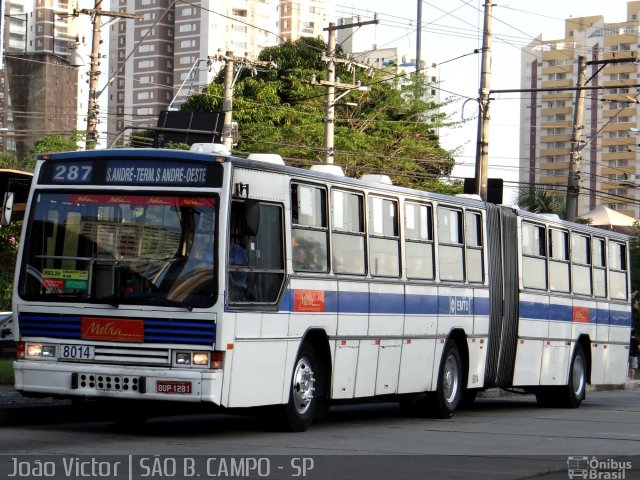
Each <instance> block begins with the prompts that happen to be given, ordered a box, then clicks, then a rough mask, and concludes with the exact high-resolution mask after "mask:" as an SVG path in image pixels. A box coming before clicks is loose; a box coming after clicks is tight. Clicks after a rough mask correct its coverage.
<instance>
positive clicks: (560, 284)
mask: <svg viewBox="0 0 640 480" xmlns="http://www.w3.org/2000/svg"><path fill="white" fill-rule="evenodd" d="M569 275H570V274H569V233H568V232H566V231H564V230H558V229H557V228H550V229H549V288H550V289H551V290H553V291H556V292H568V291H569V283H570V282H569Z"/></svg>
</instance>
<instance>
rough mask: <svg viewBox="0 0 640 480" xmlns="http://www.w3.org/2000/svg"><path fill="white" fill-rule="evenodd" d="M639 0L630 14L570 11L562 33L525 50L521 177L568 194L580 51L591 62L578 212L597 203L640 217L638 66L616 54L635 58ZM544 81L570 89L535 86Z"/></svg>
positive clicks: (639, 40) (639, 24) (631, 4)
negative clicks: (616, 17)
mask: <svg viewBox="0 0 640 480" xmlns="http://www.w3.org/2000/svg"><path fill="white" fill-rule="evenodd" d="M639 17H640V1H631V2H628V3H627V19H626V20H625V21H621V22H617V23H606V22H605V19H604V17H603V16H593V17H581V18H569V19H567V20H566V21H565V33H564V38H562V39H557V40H546V39H542V38H541V37H539V38H538V39H536V40H535V41H534V42H532V43H531V44H530V45H528V46H527V47H526V48H524V49H523V51H522V71H521V86H522V88H523V89H531V90H532V91H531V92H530V93H525V94H522V101H521V109H520V125H521V133H520V182H521V184H523V185H534V186H538V187H539V188H542V189H545V190H547V191H549V192H550V193H555V194H557V195H559V196H560V195H565V194H566V189H567V182H568V174H569V167H570V152H571V138H572V128H573V120H574V106H575V97H576V92H575V87H576V84H577V72H578V60H577V59H578V56H580V55H581V56H585V57H586V60H587V61H595V62H598V64H596V63H593V64H591V65H589V66H588V67H587V74H586V78H587V79H588V84H587V85H586V86H587V87H601V89H599V90H598V89H591V90H587V92H586V98H585V103H584V117H583V118H584V121H583V125H582V126H581V128H582V130H581V131H582V140H583V141H582V142H581V144H580V145H578V146H577V149H578V150H579V153H580V156H581V157H582V160H581V161H580V163H579V168H578V170H579V173H578V176H579V195H578V215H581V214H583V213H586V212H587V211H589V210H592V209H594V208H596V207H597V206H599V205H604V206H606V207H609V208H611V209H614V210H617V211H620V212H621V213H624V214H627V215H630V216H633V217H635V218H639V217H640V147H639V146H638V144H640V137H638V136H637V129H638V128H639V127H640V117H639V116H638V111H637V110H638V108H637V107H638V105H637V104H638V103H640V94H639V93H638V92H639V91H640V90H638V84H639V78H640V67H639V66H638V65H637V64H636V63H635V62H626V63H614V62H610V61H611V60H614V59H629V58H632V57H635V58H637V55H638V45H639V44H640V34H639V32H638V29H639V27H640V21H639V20H640V18H639ZM540 88H556V89H559V88H567V90H556V91H550V90H547V91H536V90H537V89H540Z"/></svg>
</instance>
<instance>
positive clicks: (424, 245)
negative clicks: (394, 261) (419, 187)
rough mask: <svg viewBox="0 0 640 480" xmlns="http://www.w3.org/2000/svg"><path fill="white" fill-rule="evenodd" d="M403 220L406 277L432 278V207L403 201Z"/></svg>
mask: <svg viewBox="0 0 640 480" xmlns="http://www.w3.org/2000/svg"><path fill="white" fill-rule="evenodd" d="M404 222H405V225H404V231H405V240H404V241H405V243H404V248H405V257H406V259H407V261H406V268H407V278H422V279H427V280H433V278H434V269H433V207H432V206H431V205H420V204H417V203H410V202H407V203H405V205H404Z"/></svg>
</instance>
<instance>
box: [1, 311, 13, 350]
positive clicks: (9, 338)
mask: <svg viewBox="0 0 640 480" xmlns="http://www.w3.org/2000/svg"><path fill="white" fill-rule="evenodd" d="M15 354H16V342H15V339H14V337H13V316H12V315H11V312H0V358H13V357H15Z"/></svg>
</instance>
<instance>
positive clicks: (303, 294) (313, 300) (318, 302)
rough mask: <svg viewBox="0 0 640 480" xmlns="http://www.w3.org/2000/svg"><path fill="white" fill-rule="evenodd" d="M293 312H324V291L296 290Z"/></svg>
mask: <svg viewBox="0 0 640 480" xmlns="http://www.w3.org/2000/svg"><path fill="white" fill-rule="evenodd" d="M293 310H294V311H295V312H324V291H323V290H294V291H293Z"/></svg>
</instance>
